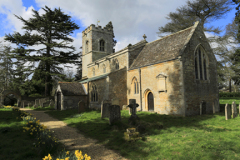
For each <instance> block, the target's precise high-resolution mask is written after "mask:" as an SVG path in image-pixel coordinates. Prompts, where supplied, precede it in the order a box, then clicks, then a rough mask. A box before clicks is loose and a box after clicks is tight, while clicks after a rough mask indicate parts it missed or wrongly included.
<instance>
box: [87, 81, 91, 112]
mask: <svg viewBox="0 0 240 160" xmlns="http://www.w3.org/2000/svg"><path fill="white" fill-rule="evenodd" d="M87 90H88V91H87V106H88V108H90V106H89V82H87Z"/></svg>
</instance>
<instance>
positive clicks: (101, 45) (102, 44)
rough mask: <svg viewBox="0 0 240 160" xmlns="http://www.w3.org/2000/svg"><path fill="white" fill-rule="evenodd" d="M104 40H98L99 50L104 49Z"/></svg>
mask: <svg viewBox="0 0 240 160" xmlns="http://www.w3.org/2000/svg"><path fill="white" fill-rule="evenodd" d="M104 43H105V42H104V40H101V41H100V51H104Z"/></svg>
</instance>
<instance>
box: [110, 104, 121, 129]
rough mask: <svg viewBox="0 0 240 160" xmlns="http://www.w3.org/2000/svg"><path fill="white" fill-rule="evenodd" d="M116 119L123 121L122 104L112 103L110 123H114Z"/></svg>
mask: <svg viewBox="0 0 240 160" xmlns="http://www.w3.org/2000/svg"><path fill="white" fill-rule="evenodd" d="M116 121H121V111H120V106H119V105H111V106H110V107H109V124H110V125H112V124H113V123H114V122H116Z"/></svg>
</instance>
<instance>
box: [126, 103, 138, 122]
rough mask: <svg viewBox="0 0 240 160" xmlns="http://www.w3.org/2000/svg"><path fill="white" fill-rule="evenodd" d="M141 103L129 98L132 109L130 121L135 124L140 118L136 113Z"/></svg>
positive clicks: (130, 108)
mask: <svg viewBox="0 0 240 160" xmlns="http://www.w3.org/2000/svg"><path fill="white" fill-rule="evenodd" d="M138 106H139V105H138V104H137V103H136V99H129V105H128V107H129V110H131V117H130V118H129V119H128V123H129V124H130V125H131V124H133V125H135V124H136V121H137V120H139V117H138V116H137V114H136V111H137V107H138Z"/></svg>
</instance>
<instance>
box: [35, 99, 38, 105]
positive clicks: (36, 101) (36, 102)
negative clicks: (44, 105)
mask: <svg viewBox="0 0 240 160" xmlns="http://www.w3.org/2000/svg"><path fill="white" fill-rule="evenodd" d="M35 106H36V107H38V106H39V99H35Z"/></svg>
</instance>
